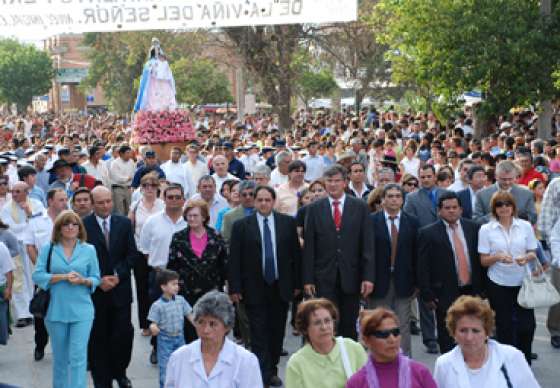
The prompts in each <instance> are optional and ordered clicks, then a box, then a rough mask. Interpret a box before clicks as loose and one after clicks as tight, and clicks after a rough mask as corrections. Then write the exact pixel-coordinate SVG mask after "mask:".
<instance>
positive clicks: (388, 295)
mask: <svg viewBox="0 0 560 388" xmlns="http://www.w3.org/2000/svg"><path fill="white" fill-rule="evenodd" d="M382 198H383V205H382V206H383V210H382V211H379V212H377V213H375V214H373V215H372V216H371V219H372V220H373V235H374V238H375V281H374V282H373V284H374V288H373V293H372V294H371V296H370V297H369V300H368V307H370V308H376V307H380V306H385V307H389V308H390V309H392V310H393V311H394V312H395V313H396V314H397V316H398V317H399V321H400V328H401V347H402V349H403V351H404V353H405V354H407V355H408V356H410V355H411V340H410V319H411V302H412V297H413V294H414V291H415V288H416V260H417V253H416V252H417V251H416V235H417V233H418V221H416V219H415V218H414V217H412V216H410V215H408V214H406V213H405V212H403V211H401V207H402V205H403V201H404V190H403V189H402V187H401V186H399V185H398V184H395V183H390V184H388V185H387V186H385V187H384V188H383V196H382Z"/></svg>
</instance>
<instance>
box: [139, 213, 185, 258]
mask: <svg viewBox="0 0 560 388" xmlns="http://www.w3.org/2000/svg"><path fill="white" fill-rule="evenodd" d="M186 227H187V221H185V219H184V218H183V217H182V216H181V217H179V219H178V220H177V222H173V220H172V219H171V218H169V216H168V215H167V214H166V213H165V211H164V210H162V211H161V212H159V213H156V214H154V215H152V216H150V217H148V219H147V220H146V223H145V224H144V226H143V227H142V231H141V232H140V241H139V244H138V249H139V250H140V251H141V252H142V253H144V254H145V255H148V265H149V266H151V267H160V268H162V267H165V266H166V265H167V262H168V261H169V246H170V245H171V238H172V237H173V234H175V233H177V232H179V231H181V230H183V229H185V228H186Z"/></svg>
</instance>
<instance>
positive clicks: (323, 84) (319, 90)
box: [296, 68, 338, 106]
mask: <svg viewBox="0 0 560 388" xmlns="http://www.w3.org/2000/svg"><path fill="white" fill-rule="evenodd" d="M336 88H338V85H337V83H336V81H335V79H334V77H333V74H332V72H331V71H330V70H329V69H313V68H307V69H305V70H304V71H303V72H301V73H300V74H299V75H298V77H297V81H296V91H297V94H298V95H299V96H300V97H301V99H302V100H303V102H304V103H305V105H306V106H307V105H308V103H309V101H310V100H311V99H312V98H320V97H329V95H330V94H331V93H332V92H333V91H334V90H336Z"/></svg>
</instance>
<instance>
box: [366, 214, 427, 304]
mask: <svg viewBox="0 0 560 388" xmlns="http://www.w3.org/2000/svg"><path fill="white" fill-rule="evenodd" d="M370 217H371V219H372V221H373V237H374V239H375V281H374V285H375V287H374V288H373V295H372V296H373V297H374V298H383V297H385V295H387V291H388V290H389V281H390V279H391V236H390V234H389V229H388V228H387V223H386V222H385V213H384V212H383V211H379V212H377V213H375V214H372V215H371V216H370ZM418 227H419V226H418V221H417V220H416V218H414V217H413V216H411V215H409V214H407V213H405V212H404V211H401V215H400V221H399V239H398V241H397V256H396V257H395V269H394V273H393V278H394V281H395V291H396V294H397V296H398V297H400V298H406V297H409V296H411V295H412V294H413V293H414V289H415V288H416V284H417V282H416V262H417V254H418V249H417V244H416V237H417V234H418Z"/></svg>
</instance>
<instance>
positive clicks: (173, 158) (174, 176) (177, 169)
mask: <svg viewBox="0 0 560 388" xmlns="http://www.w3.org/2000/svg"><path fill="white" fill-rule="evenodd" d="M180 160H181V149H180V148H179V147H173V149H172V150H171V155H170V159H169V160H168V161H167V162H165V163H163V164H162V165H161V169H162V170H163V172H164V173H165V178H166V179H167V180H168V181H169V182H171V183H177V184H179V185H181V186H182V187H183V190H184V192H185V199H189V198H190V197H191V196H192V195H193V194H194V192H195V190H194V183H193V181H192V178H191V174H190V173H189V172H188V170H187V168H186V166H185V165H184V164H181V162H180Z"/></svg>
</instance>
